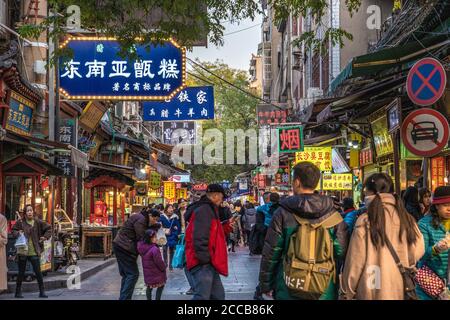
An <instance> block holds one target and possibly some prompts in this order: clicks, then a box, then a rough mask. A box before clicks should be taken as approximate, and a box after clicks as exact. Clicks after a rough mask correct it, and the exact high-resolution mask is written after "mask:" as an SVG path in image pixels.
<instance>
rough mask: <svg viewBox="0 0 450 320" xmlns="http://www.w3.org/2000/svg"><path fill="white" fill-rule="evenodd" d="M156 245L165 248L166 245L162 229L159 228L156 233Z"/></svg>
mask: <svg viewBox="0 0 450 320" xmlns="http://www.w3.org/2000/svg"><path fill="white" fill-rule="evenodd" d="M156 239H157V244H158V245H159V246H165V245H166V244H167V238H166V235H165V232H164V228H159V229H158V232H157V233H156Z"/></svg>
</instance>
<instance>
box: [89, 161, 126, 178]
mask: <svg viewBox="0 0 450 320" xmlns="http://www.w3.org/2000/svg"><path fill="white" fill-rule="evenodd" d="M89 168H92V169H102V170H106V171H113V172H119V173H121V174H125V175H130V176H131V175H132V174H134V168H132V167H127V166H121V165H117V164H112V163H108V162H101V161H93V160H89Z"/></svg>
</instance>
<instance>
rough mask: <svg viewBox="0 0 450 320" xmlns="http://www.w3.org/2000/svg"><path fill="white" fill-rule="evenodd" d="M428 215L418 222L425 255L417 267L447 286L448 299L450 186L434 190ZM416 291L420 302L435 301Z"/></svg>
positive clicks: (449, 273)
mask: <svg viewBox="0 0 450 320" xmlns="http://www.w3.org/2000/svg"><path fill="white" fill-rule="evenodd" d="M430 213H431V214H430V215H427V216H426V217H424V218H423V219H422V220H420V222H419V228H420V231H421V232H422V234H423V238H424V241H425V255H424V256H423V258H422V260H420V262H419V267H423V266H427V267H428V268H430V269H431V271H433V272H434V273H435V274H436V275H437V276H438V277H439V278H440V279H441V280H442V282H443V283H446V284H447V288H448V289H447V290H448V291H447V299H449V298H450V296H449V293H450V283H449V280H450V279H449V278H450V271H449V252H448V251H449V249H450V186H442V187H437V188H436V190H435V191H434V194H433V200H432V205H431V207H430ZM416 290H417V294H418V296H419V298H420V299H421V300H431V299H436V298H435V297H430V296H428V295H427V294H426V293H425V292H424V291H423V290H422V288H421V287H420V286H417V288H416Z"/></svg>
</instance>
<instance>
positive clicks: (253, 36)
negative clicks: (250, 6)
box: [187, 15, 262, 71]
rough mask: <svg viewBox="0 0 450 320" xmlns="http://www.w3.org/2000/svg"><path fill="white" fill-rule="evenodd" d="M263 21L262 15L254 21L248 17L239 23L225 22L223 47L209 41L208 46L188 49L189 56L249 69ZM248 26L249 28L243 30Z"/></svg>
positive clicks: (259, 38)
mask: <svg viewBox="0 0 450 320" xmlns="http://www.w3.org/2000/svg"><path fill="white" fill-rule="evenodd" d="M261 23H262V16H261V15H258V16H257V17H256V18H255V20H253V21H252V20H250V19H246V20H243V21H241V22H240V23H239V24H231V23H224V25H225V27H226V29H225V31H224V45H223V46H222V47H216V46H215V45H214V44H212V43H208V47H207V48H205V47H194V49H193V51H192V52H190V51H188V53H187V56H188V57H189V58H191V59H195V58H199V59H200V60H201V61H210V62H214V61H216V60H217V59H220V60H223V62H225V63H226V64H228V65H229V66H230V67H232V68H235V69H241V70H245V71H248V69H249V67H250V58H251V55H252V53H254V54H256V52H257V50H258V43H260V42H261ZM246 28H248V29H247V30H242V29H246ZM240 30H242V31H240ZM236 31H240V32H236ZM234 32H236V33H234ZM228 33H232V34H228Z"/></svg>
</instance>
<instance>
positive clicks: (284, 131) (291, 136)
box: [278, 126, 303, 153]
mask: <svg viewBox="0 0 450 320" xmlns="http://www.w3.org/2000/svg"><path fill="white" fill-rule="evenodd" d="M278 147H279V151H280V152H284V153H287V152H299V151H303V128H302V127H301V126H298V127H285V128H278Z"/></svg>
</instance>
